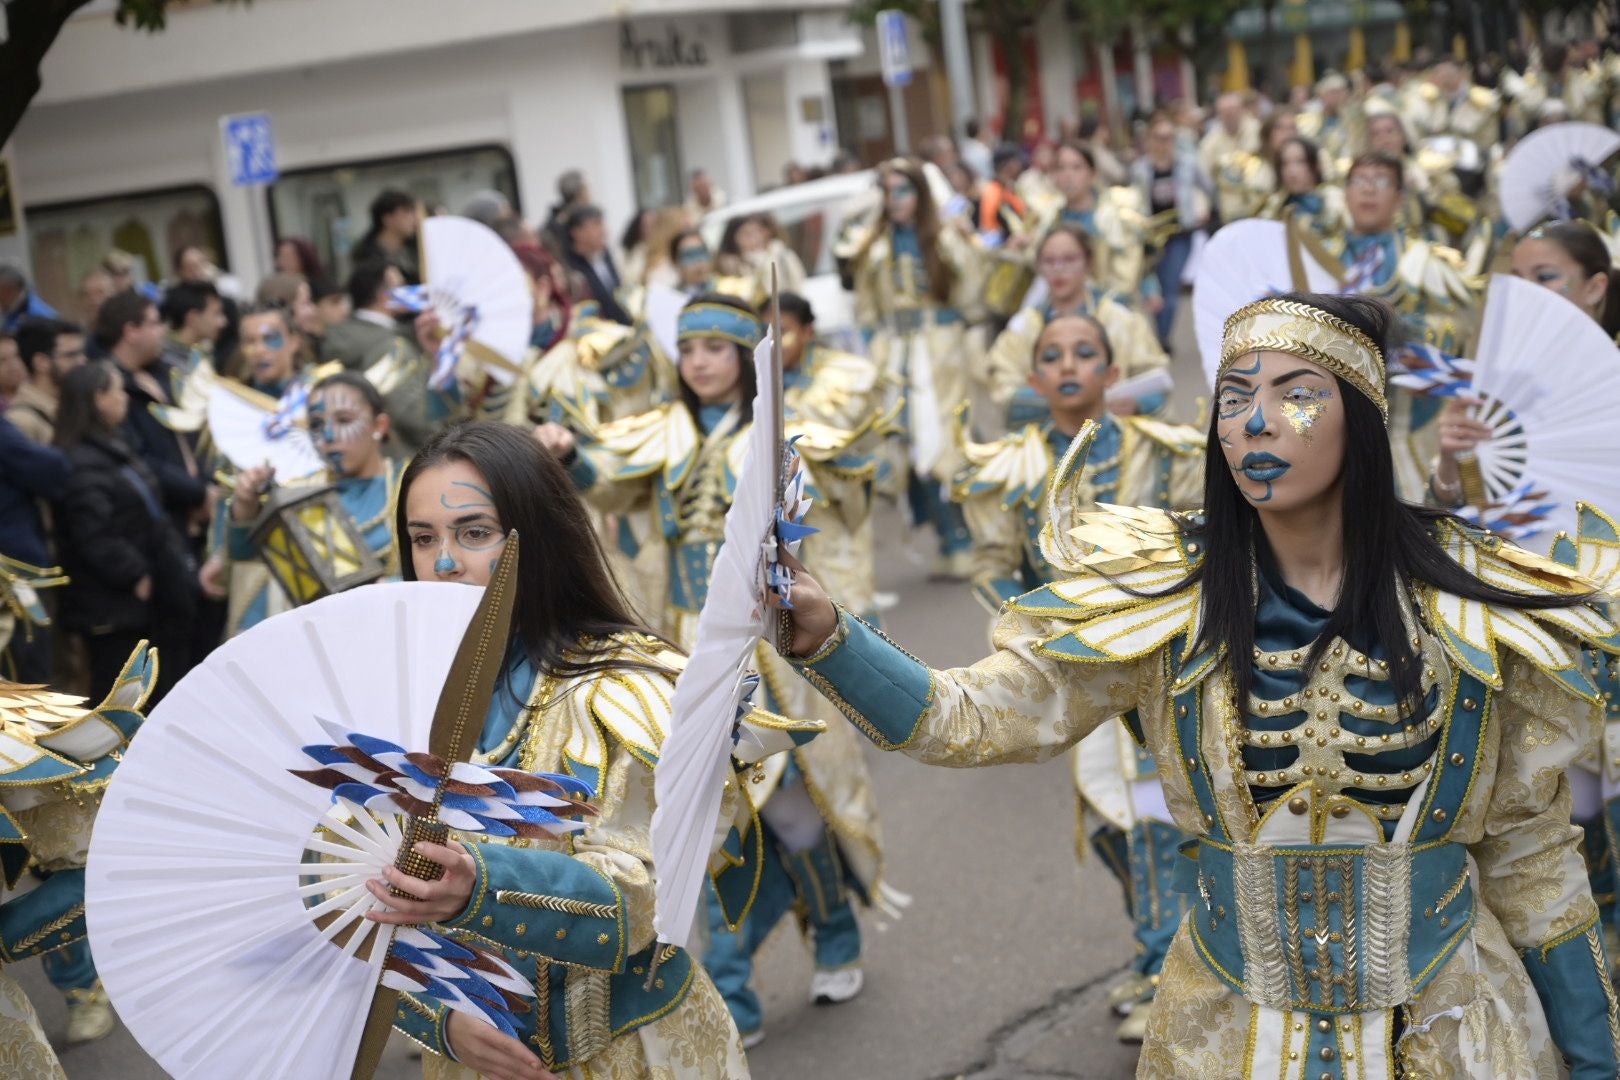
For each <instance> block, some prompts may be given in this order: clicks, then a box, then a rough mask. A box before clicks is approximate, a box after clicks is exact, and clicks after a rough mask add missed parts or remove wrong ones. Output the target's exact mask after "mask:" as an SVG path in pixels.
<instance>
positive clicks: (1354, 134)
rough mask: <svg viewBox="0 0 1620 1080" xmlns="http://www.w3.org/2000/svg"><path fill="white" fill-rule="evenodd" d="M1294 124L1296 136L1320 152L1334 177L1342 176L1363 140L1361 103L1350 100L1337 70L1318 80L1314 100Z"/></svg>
mask: <svg viewBox="0 0 1620 1080" xmlns="http://www.w3.org/2000/svg"><path fill="white" fill-rule="evenodd" d="M1297 124H1298V132H1299V134H1300V135H1301V136H1302V137H1304V138H1306V139H1309V140H1310V141H1311V142H1312V143H1314V144H1315V145H1316V146H1317V147H1319V148H1320V149H1321V151H1322V154H1323V155H1324V156H1325V157H1326V159H1327V160H1326V162H1325V163H1324V164H1325V167H1326V169H1327V172H1328V175H1329V176H1330V177H1333V178H1339V177H1342V176H1343V175H1344V174H1345V171H1346V170H1347V169H1349V167H1350V159H1351V158H1352V157H1354V156H1355V155H1356V154H1357V153H1358V152H1359V151H1360V150H1361V146H1362V143H1363V142H1364V141H1365V140H1366V117H1365V116H1364V114H1363V113H1362V110H1361V104H1360V102H1359V101H1358V100H1356V99H1355V98H1353V97H1351V94H1350V80H1348V79H1346V78H1345V77H1344V76H1343V75H1341V74H1339V73H1338V72H1337V71H1330V72H1328V73H1327V74H1326V75H1324V76H1322V78H1320V79H1319V80H1317V83H1316V99H1315V100H1314V101H1312V102H1311V103H1310V105H1309V106H1307V107H1306V108H1305V109H1304V110H1303V111H1302V112H1301V113H1300V114H1299V117H1298V120H1297Z"/></svg>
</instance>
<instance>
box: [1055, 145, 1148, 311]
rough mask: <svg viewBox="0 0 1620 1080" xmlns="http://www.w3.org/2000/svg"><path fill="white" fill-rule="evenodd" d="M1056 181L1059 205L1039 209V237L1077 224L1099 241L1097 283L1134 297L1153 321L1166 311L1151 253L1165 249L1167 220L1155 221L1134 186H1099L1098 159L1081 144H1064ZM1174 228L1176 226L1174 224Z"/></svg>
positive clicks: (1058, 153) (1058, 156)
mask: <svg viewBox="0 0 1620 1080" xmlns="http://www.w3.org/2000/svg"><path fill="white" fill-rule="evenodd" d="M1051 182H1052V185H1053V187H1054V188H1055V189H1056V191H1057V193H1058V195H1059V196H1061V199H1060V200H1049V201H1047V202H1046V203H1043V204H1039V205H1041V206H1042V207H1043V209H1044V213H1043V214H1042V219H1041V221H1040V222H1039V224H1038V225H1037V227H1036V235H1037V236H1044V235H1045V234H1046V233H1047V232H1049V231H1051V229H1052V228H1053V227H1054V226H1056V225H1076V226H1079V228H1081V229H1082V230H1084V231H1085V233H1086V235H1087V236H1089V237H1091V239H1092V240H1093V241H1094V243H1093V245H1092V252H1093V254H1094V255H1095V256H1096V259H1097V262H1096V267H1095V268H1094V271H1093V273H1092V277H1094V278H1095V279H1096V280H1097V281H1099V282H1101V283H1102V284H1103V285H1105V286H1106V287H1107V288H1109V289H1111V290H1113V291H1114V292H1116V293H1118V294H1119V295H1121V296H1124V297H1129V298H1131V300H1132V301H1133V302H1134V303H1136V304H1138V305H1139V306H1140V308H1141V309H1142V311H1143V312H1145V313H1146V314H1147V315H1149V316H1153V315H1156V314H1158V312H1159V309H1160V308H1161V307H1163V306H1164V295H1163V293H1162V292H1161V291H1160V288H1159V279H1158V278H1157V277H1155V276H1153V274H1151V273H1149V271H1150V270H1151V269H1152V268H1153V260H1152V259H1151V258H1150V257H1149V249H1150V248H1151V249H1156V248H1158V247H1159V246H1160V242H1161V239H1162V238H1161V236H1160V234H1161V232H1162V231H1163V229H1164V228H1166V227H1168V226H1165V225H1163V224H1162V221H1163V218H1162V217H1160V218H1156V217H1153V216H1150V215H1149V214H1148V211H1147V205H1146V203H1145V202H1144V201H1143V199H1142V193H1141V192H1140V191H1138V190H1137V189H1136V188H1134V187H1125V186H1122V185H1108V186H1104V187H1099V186H1098V184H1097V159H1096V157H1095V156H1094V155H1093V154H1092V152H1091V148H1090V147H1088V146H1086V145H1085V144H1084V143H1080V142H1064V143H1060V144H1059V145H1058V147H1057V149H1056V151H1054V153H1053V158H1052V171H1051ZM1171 224H1173V223H1171Z"/></svg>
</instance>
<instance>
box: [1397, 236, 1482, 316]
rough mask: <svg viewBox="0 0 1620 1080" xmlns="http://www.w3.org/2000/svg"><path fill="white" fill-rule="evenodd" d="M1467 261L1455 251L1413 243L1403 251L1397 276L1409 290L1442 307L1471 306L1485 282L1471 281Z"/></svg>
mask: <svg viewBox="0 0 1620 1080" xmlns="http://www.w3.org/2000/svg"><path fill="white" fill-rule="evenodd" d="M1466 265H1467V264H1466V262H1465V261H1464V259H1463V256H1462V253H1461V252H1459V251H1457V250H1456V249H1454V248H1449V247H1445V246H1443V245H1440V244H1434V243H1430V242H1429V241H1427V240H1411V241H1408V242H1407V245H1406V250H1405V251H1403V252H1401V257H1400V261H1399V262H1398V263H1397V265H1396V275H1397V276H1398V277H1399V278H1400V281H1401V283H1402V284H1403V285H1405V286H1406V287H1407V288H1408V289H1410V290H1412V291H1413V292H1416V293H1418V294H1420V295H1421V296H1423V297H1424V298H1425V299H1428V300H1431V301H1433V302H1435V303H1437V304H1439V305H1441V306H1442V307H1448V308H1450V307H1470V306H1472V305H1473V304H1474V303H1475V302H1476V301H1477V300H1478V298H1479V291H1480V289H1481V287H1482V286H1483V282H1480V281H1477V280H1472V279H1470V278H1469V277H1468V276H1467V275H1466V274H1465V273H1464V268H1465V267H1466Z"/></svg>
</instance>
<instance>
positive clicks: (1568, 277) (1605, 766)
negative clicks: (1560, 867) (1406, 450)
mask: <svg viewBox="0 0 1620 1080" xmlns="http://www.w3.org/2000/svg"><path fill="white" fill-rule="evenodd" d="M1513 272H1514V274H1515V276H1517V277H1521V278H1523V279H1525V280H1526V281H1533V282H1535V283H1536V284H1538V285H1540V286H1542V287H1543V288H1546V289H1550V290H1552V291H1553V292H1556V293H1558V294H1559V295H1560V296H1563V297H1564V298H1565V299H1567V300H1569V301H1570V302H1572V303H1573V304H1575V305H1576V306H1577V307H1579V308H1580V309H1581V310H1582V311H1584V312H1586V314H1587V315H1589V316H1591V318H1592V320H1593V321H1594V322H1596V323H1598V324H1599V325H1600V326H1602V327H1603V329H1604V332H1605V333H1607V334H1609V336H1610V337H1613V336H1614V334H1615V331H1616V329H1620V272H1617V271H1616V270H1615V268H1614V266H1613V265H1612V264H1611V263H1610V260H1609V250H1608V248H1607V247H1606V246H1604V243H1603V240H1602V238H1601V237H1600V236H1599V235H1598V233H1597V231H1596V230H1595V229H1594V228H1592V226H1590V225H1588V224H1587V223H1586V222H1584V221H1562V222H1553V223H1549V224H1546V225H1541V226H1538V227H1537V228H1535V229H1532V230H1531V231H1530V232H1529V233H1528V234H1526V235H1525V237H1524V239H1522V240H1520V241H1519V242H1518V244H1517V245H1515V247H1514V249H1513ZM1617 375H1620V371H1610V372H1607V373H1605V374H1604V375H1601V376H1597V377H1608V378H1613V377H1615V376H1617ZM1468 405H1469V402H1467V401H1465V400H1460V399H1457V398H1453V399H1451V400H1450V401H1448V402H1447V403H1446V406H1445V408H1444V410H1442V412H1441V414H1440V418H1439V421H1438V424H1437V427H1438V431H1439V440H1440V441H1439V450H1438V453H1437V455H1436V457H1435V462H1434V468H1433V471H1432V473H1431V475H1430V479H1429V495H1430V501H1432V502H1433V503H1434V504H1435V505H1438V506H1442V507H1446V508H1448V509H1456V508H1459V507H1461V506H1462V505H1463V503H1464V502H1466V501H1467V500H1466V497H1465V495H1464V490H1463V480H1462V473H1461V468H1460V465H1459V458H1460V457H1461V456H1462V455H1465V454H1470V453H1472V452H1473V450H1474V448H1475V447H1476V446H1478V445H1479V444H1480V442H1482V441H1484V440H1486V439H1488V438H1490V437H1491V435H1492V434H1493V431H1492V429H1491V428H1490V427H1489V426H1488V425H1486V424H1483V423H1481V422H1480V421H1479V420H1478V419H1476V418H1474V417H1473V416H1472V415H1471V413H1470V410H1469V408H1468ZM1587 669H1588V672H1589V674H1590V675H1591V677H1592V679H1593V681H1594V682H1595V683H1596V684H1597V685H1598V686H1599V687H1600V688H1601V689H1602V690H1603V699H1604V710H1603V711H1604V717H1603V719H1604V723H1603V729H1602V732H1601V737H1600V738H1599V739H1598V740H1597V741H1596V743H1595V745H1593V746H1591V747H1590V748H1589V750H1588V752H1587V753H1586V754H1584V755H1582V757H1581V759H1580V760H1579V761H1578V762H1576V763H1575V764H1574V765H1572V766H1571V768H1570V770H1569V783H1570V791H1571V798H1572V803H1573V820H1574V821H1575V823H1576V824H1577V825H1579V826H1580V827H1581V831H1582V834H1583V837H1584V843H1583V846H1582V853H1583V855H1584V856H1585V858H1586V865H1587V869H1588V872H1589V874H1590V878H1591V885H1592V895H1593V896H1594V897H1595V898H1596V899H1597V901H1598V904H1599V906H1600V908H1601V909H1602V912H1603V922H1604V936H1605V939H1606V941H1607V943H1608V956H1609V960H1610V964H1611V965H1613V964H1615V963H1620V907H1617V905H1616V903H1615V899H1616V896H1615V893H1616V878H1615V873H1616V868H1615V862H1614V852H1615V851H1616V850H1620V846H1617V845H1620V679H1617V678H1616V676H1615V672H1614V669H1613V665H1612V664H1611V663H1610V659H1609V658H1608V657H1607V656H1604V655H1603V654H1601V653H1596V652H1590V651H1589V652H1588V654H1587Z"/></svg>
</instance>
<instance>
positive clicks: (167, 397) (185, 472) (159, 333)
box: [96, 291, 225, 682]
mask: <svg viewBox="0 0 1620 1080" xmlns="http://www.w3.org/2000/svg"><path fill="white" fill-rule="evenodd" d="M165 338H166V333H165V326H164V323H163V320H162V319H161V318H160V317H159V316H158V308H157V305H156V304H154V303H153V302H152V301H150V300H148V299H147V298H146V297H144V296H142V295H140V294H139V293H136V292H134V291H129V292H122V293H119V294H118V295H116V296H114V297H112V298H110V299H109V300H108V301H107V302H106V303H104V304H102V305H101V311H100V312H98V313H97V315H96V341H97V342H98V343H99V344H100V345H101V347H102V348H103V349H105V350H106V351H107V355H108V356H109V357H111V359H112V361H113V363H114V364H116V365H117V366H118V370H119V371H120V372H121V373H122V374H123V377H124V391H125V392H126V393H127V394H129V414H128V415H127V416H126V417H125V419H124V423H123V424H122V425H121V427H120V429H119V434H120V436H121V437H122V438H123V440H124V442H125V443H127V444H128V446H129V448H130V449H131V450H133V451H134V452H135V454H136V455H137V456H138V457H139V458H140V459H141V460H142V461H143V462H145V463H146V467H147V468H148V469H150V470H151V472H152V475H153V476H154V477H155V478H156V480H157V487H158V497H159V499H160V500H161V501H162V503H163V509H164V511H165V512H167V514H168V516H169V519H170V520H171V521H172V522H174V527H175V531H176V532H178V533H179V534H180V537H181V539H182V540H183V541H184V546H185V553H186V556H187V558H188V559H189V560H190V565H191V573H190V576H189V578H188V579H187V581H186V582H185V585H186V587H187V588H189V589H190V590H191V591H192V593H191V595H190V596H188V597H186V598H185V605H186V606H187V607H190V608H196V609H197V610H198V617H197V618H196V619H194V620H192V621H191V623H190V626H191V628H192V630H193V632H194V636H193V637H192V640H191V641H190V643H189V646H190V648H189V656H190V657H191V658H195V659H201V658H202V657H203V656H206V655H207V654H208V653H209V652H210V651H211V650H212V649H213V647H214V646H215V645H217V644H219V639H220V637H221V635H222V633H223V630H224V624H225V611H224V604H223V603H218V602H215V603H208V604H204V603H203V602H202V600H201V597H200V586H199V585H198V583H197V580H196V567H197V566H198V565H199V564H200V563H201V561H202V549H203V546H204V544H205V543H206V541H207V533H208V523H209V518H210V517H211V516H212V512H213V499H212V497H211V496H212V494H213V492H212V490H211V488H210V486H209V483H208V478H207V477H206V476H204V475H202V471H201V469H200V468H199V466H198V463H197V455H196V444H195V439H194V436H192V435H190V434H187V433H184V432H179V431H175V430H173V429H172V428H169V427H166V426H164V424H163V422H162V421H161V420H159V419H158V417H157V414H156V413H154V412H153V411H152V409H151V406H153V405H171V404H173V398H172V388H173V386H174V373H175V371H176V368H175V367H174V365H173V364H170V363H169V362H168V361H166V360H164V359H163V343H164V341H165ZM172 651H173V650H171V652H172ZM189 668H190V663H185V664H184V666H182V667H178V668H177V667H175V665H174V664H172V663H169V664H166V668H165V671H164V675H165V682H168V681H169V680H168V678H167V676H169V675H170V674H172V675H173V676H174V677H175V678H178V677H179V676H181V675H183V674H185V672H186V671H187V670H189Z"/></svg>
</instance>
